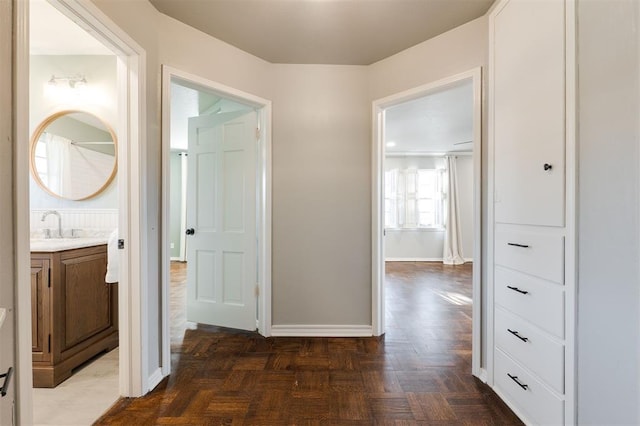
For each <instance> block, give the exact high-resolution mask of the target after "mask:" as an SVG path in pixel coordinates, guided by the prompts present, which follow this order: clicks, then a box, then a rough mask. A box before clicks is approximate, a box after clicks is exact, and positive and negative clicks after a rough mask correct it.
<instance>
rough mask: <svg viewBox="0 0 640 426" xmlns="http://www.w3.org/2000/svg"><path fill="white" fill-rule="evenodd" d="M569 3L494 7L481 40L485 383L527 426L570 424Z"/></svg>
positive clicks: (532, 0) (517, 0)
mask: <svg viewBox="0 0 640 426" xmlns="http://www.w3.org/2000/svg"><path fill="white" fill-rule="evenodd" d="M571 2H572V0H552V1H537V0H502V1H500V2H499V3H498V4H497V5H496V7H495V8H494V10H493V11H492V13H491V15H490V19H489V31H490V64H489V66H490V77H489V105H490V117H489V127H490V128H489V135H490V142H489V144H490V147H491V152H492V154H490V155H491V161H492V166H491V171H492V172H493V177H492V187H493V189H494V191H493V194H492V196H493V219H492V231H491V240H492V247H493V252H492V259H493V261H492V264H491V265H490V268H491V271H490V277H491V278H490V280H491V284H490V285H491V290H490V291H491V296H492V297H491V298H490V300H491V302H490V306H489V308H490V310H491V315H490V318H491V320H490V327H491V330H490V334H491V341H492V347H491V349H490V351H491V355H490V357H489V359H490V361H489V364H490V365H488V367H487V368H488V370H489V383H490V384H491V385H492V386H493V388H494V389H495V391H496V392H497V393H498V395H500V397H501V398H502V399H504V400H505V402H506V403H507V404H508V405H509V406H510V407H511V408H512V409H513V410H514V412H515V413H516V414H517V415H518V416H519V417H520V418H521V419H522V420H523V421H524V422H525V423H527V424H545V425H546V424H553V425H558V424H570V423H574V422H575V413H574V405H575V404H574V400H575V392H574V378H573V373H572V371H573V366H574V361H573V359H574V356H573V354H574V344H573V340H574V332H573V326H574V325H573V320H572V316H573V315H574V311H575V308H574V301H575V294H574V293H575V291H574V289H575V285H574V279H575V277H574V276H573V274H572V269H573V263H572V262H573V259H574V253H573V252H572V250H573V244H572V243H571V238H572V236H573V228H572V227H573V226H574V224H575V221H574V220H573V218H572V217H571V212H572V211H573V210H572V209H571V207H572V205H571V202H572V199H573V198H572V197H571V195H572V193H573V191H574V190H573V188H572V186H571V185H572V184H573V183H572V182H573V181H572V180H571V179H570V176H567V174H566V173H567V170H570V168H568V167H567V164H573V162H574V160H575V154H573V153H572V152H571V147H572V146H574V144H573V138H574V136H573V134H572V129H573V122H574V118H572V117H571V111H573V104H574V103H575V100H574V99H572V98H571V96H572V95H571V93H573V92H572V91H571V90H570V88H571V85H572V84H574V81H575V79H574V78H573V77H572V76H571V75H570V73H571V72H572V70H573V68H572V67H571V66H570V64H571V61H573V60H574V59H573V58H574V57H575V56H574V55H575V53H574V52H573V51H572V49H573V47H572V46H573V44H572V40H573V39H572V35H571V33H570V32H571V31H572V30H573V28H574V27H573V25H572V19H574V17H573V16H574V12H573V9H572V7H571V5H572V3H571Z"/></svg>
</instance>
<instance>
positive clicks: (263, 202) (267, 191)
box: [161, 65, 271, 376]
mask: <svg viewBox="0 0 640 426" xmlns="http://www.w3.org/2000/svg"><path fill="white" fill-rule="evenodd" d="M172 78H177V79H179V80H181V81H182V82H184V83H186V84H187V85H189V84H191V85H195V86H197V87H206V88H208V89H210V90H211V91H213V92H216V93H218V94H220V95H222V96H224V97H226V98H231V99H234V100H237V101H239V102H241V103H244V104H247V103H248V104H250V105H253V106H254V107H255V108H256V109H257V110H258V111H259V117H258V123H259V128H260V129H261V131H260V140H259V148H258V167H259V170H258V173H257V175H258V177H259V188H258V191H257V194H258V197H259V202H258V206H257V210H258V218H257V222H258V226H257V229H256V232H257V236H258V251H257V255H258V287H259V290H260V291H259V294H258V307H257V308H258V309H257V310H258V321H257V326H258V331H259V332H260V333H261V334H262V335H263V336H266V337H268V336H270V335H271V101H269V100H267V99H263V98H260V97H258V96H255V95H252V94H249V93H246V92H243V91H240V90H238V89H234V88H232V87H229V86H225V85H223V84H220V83H218V82H215V81H211V80H208V79H206V78H203V77H200V76H197V75H194V74H190V73H188V72H185V71H181V70H178V69H176V68H173V67H171V66H168V65H162V191H161V193H162V221H161V223H162V225H161V226H162V232H161V244H162V254H161V256H162V274H161V275H162V280H161V281H162V321H161V322H162V334H161V339H162V374H163V375H164V376H167V375H169V374H170V372H171V345H170V342H171V338H170V334H169V290H170V289H169V287H170V260H169V259H170V249H169V241H170V237H169V225H170V224H169V218H170V212H169V190H170V185H169V178H170V176H169V173H170V164H169V152H170V149H171V146H170V144H171V136H170V135H171V128H170V123H171V80H172Z"/></svg>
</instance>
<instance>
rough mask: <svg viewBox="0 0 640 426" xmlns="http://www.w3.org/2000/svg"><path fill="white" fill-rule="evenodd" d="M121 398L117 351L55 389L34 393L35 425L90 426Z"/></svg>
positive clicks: (83, 369)
mask: <svg viewBox="0 0 640 426" xmlns="http://www.w3.org/2000/svg"><path fill="white" fill-rule="evenodd" d="M118 397H119V392H118V349H117V348H116V349H114V350H113V351H111V352H109V353H108V354H105V355H103V356H102V357H100V358H98V359H96V360H95V361H93V362H92V363H91V364H89V365H87V366H85V367H83V368H82V369H81V370H78V371H76V372H75V373H74V374H73V376H71V377H70V378H69V379H67V380H65V381H64V382H62V383H60V384H59V385H58V386H57V387H55V388H54V389H42V388H40V389H33V421H34V425H35V426H38V425H47V426H52V425H56V426H88V425H91V424H92V423H93V422H95V421H96V420H98V418H99V417H100V416H101V415H102V414H103V413H104V412H105V411H107V410H108V409H109V408H110V407H111V406H112V405H113V404H114V403H115V402H116V401H117V400H118Z"/></svg>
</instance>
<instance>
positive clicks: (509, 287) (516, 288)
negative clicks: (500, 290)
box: [507, 285, 529, 294]
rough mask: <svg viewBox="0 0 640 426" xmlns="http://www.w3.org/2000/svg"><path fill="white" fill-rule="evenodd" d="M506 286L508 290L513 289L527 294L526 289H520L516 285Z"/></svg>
mask: <svg viewBox="0 0 640 426" xmlns="http://www.w3.org/2000/svg"><path fill="white" fill-rule="evenodd" d="M507 288H508V289H510V290H513V291H517V292H518V293H520V294H529V292H528V291H526V290H520V289H519V288H518V287H512V286H510V285H508V286H507Z"/></svg>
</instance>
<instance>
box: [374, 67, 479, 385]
mask: <svg viewBox="0 0 640 426" xmlns="http://www.w3.org/2000/svg"><path fill="white" fill-rule="evenodd" d="M465 87H468V89H469V92H470V104H471V111H470V114H469V115H470V117H468V119H469V120H470V123H469V124H470V129H471V130H470V133H469V135H468V136H463V135H461V134H458V135H455V136H452V135H454V134H455V133H456V131H451V130H452V129H448V130H449V131H447V129H446V128H444V127H443V123H440V124H438V123H437V120H438V117H437V114H433V111H437V108H438V103H442V104H443V105H444V104H445V103H446V102H445V101H446V98H447V93H448V94H449V95H453V97H455V94H456V93H458V94H461V93H462V92H464V90H465V89H464V88H465ZM449 98H451V96H449ZM443 102H444V103H443ZM425 108H426V109H427V110H429V109H431V110H433V111H432V112H431V113H429V116H427V114H426V113H424V111H422V110H424V109H425ZM434 108H435V109H434ZM412 110H413V111H414V113H416V114H417V115H416V117H418V116H420V118H421V120H423V121H424V120H432V121H433V122H432V123H430V126H431V128H432V130H431V132H433V133H434V135H435V136H436V137H437V139H438V140H439V143H440V142H444V141H445V139H447V137H445V135H446V133H450V135H449V136H448V145H447V144H442V143H440V144H439V145H433V146H432V147H427V146H425V145H424V140H425V139H424V135H423V139H422V140H421V141H418V140H416V141H414V142H411V139H412V137H413V136H412V135H410V134H409V133H407V131H409V132H410V131H411V129H412V128H413V126H411V125H410V124H409V123H402V118H401V117H403V116H404V117H407V116H410V115H411V114H412V112H411V111H412ZM389 118H391V119H392V120H393V121H392V122H391V123H390V122H389ZM373 124H374V129H373V130H374V132H373V133H374V139H373V141H374V146H373V191H372V192H373V207H374V208H373V211H372V227H373V229H372V244H373V247H372V265H373V270H372V277H373V280H372V281H373V288H372V313H373V315H372V317H373V318H372V320H373V329H374V334H375V335H381V334H383V333H384V332H385V329H386V324H385V313H386V307H385V297H386V295H385V274H386V271H385V264H386V261H387V259H389V260H405V261H412V262H414V261H434V260H438V261H442V259H443V257H445V256H443V250H442V247H443V246H442V244H443V241H442V240H443V239H444V233H445V228H444V224H445V223H446V222H448V220H446V219H445V215H447V214H448V213H449V212H450V211H452V210H451V208H450V207H449V208H447V207H448V206H447V202H446V201H445V200H446V198H447V197H449V195H450V194H447V193H446V192H447V191H446V190H447V183H448V182H451V180H450V179H449V177H450V175H449V172H448V170H451V169H452V168H455V164H456V163H455V162H456V160H455V158H456V157H457V158H458V159H462V161H460V163H465V171H466V172H467V174H468V175H470V176H468V177H470V178H472V181H473V182H472V184H471V185H470V188H468V191H467V192H468V196H469V197H468V198H467V200H468V201H469V202H468V203H467V204H468V205H469V206H470V208H471V210H472V214H471V215H470V217H469V218H468V219H467V220H466V221H465V222H466V223H467V224H468V225H470V226H471V227H472V229H473V230H472V234H473V235H472V238H470V239H467V241H466V242H465V244H466V246H467V247H470V248H471V250H472V252H473V256H472V259H471V260H472V262H473V271H472V277H471V282H472V285H471V287H472V288H471V294H472V300H473V303H472V312H471V316H472V373H473V374H474V375H476V376H478V377H481V376H482V375H483V373H482V370H481V368H480V361H481V344H480V343H481V311H480V304H481V303H480V302H481V283H480V277H481V266H482V253H481V205H482V201H481V200H482V193H481V135H482V133H481V69H480V68H477V69H474V70H471V71H469V72H465V73H462V74H458V75H455V76H452V77H449V78H446V79H443V80H440V81H437V82H434V83H430V84H427V85H424V86H420V87H417V88H414V89H411V90H408V91H405V92H402V93H398V94H395V95H392V96H389V97H386V98H383V99H379V100H377V101H375V102H374V103H373ZM438 126H440V128H439V127H438ZM433 129H436V131H435V132H434V131H433ZM413 130H414V131H416V132H419V130H420V129H419V128H413ZM423 131H424V130H423ZM426 136H429V135H426ZM452 137H453V138H452ZM396 139H397V140H396ZM448 157H451V158H452V159H453V160H449V158H448ZM471 158H472V160H471ZM451 161H453V162H454V165H453V166H450V165H449V164H450V162H451ZM419 188H422V189H421V190H418V189H419ZM440 194H442V195H440ZM467 210H468V209H467ZM447 219H449V218H447ZM438 240H440V241H438ZM460 244H462V242H461V241H460ZM445 245H446V244H445ZM465 257H466V256H465ZM469 257H471V256H469ZM464 260H465V259H459V258H458V260H457V261H455V263H461V262H463V261H464ZM466 260H469V259H466ZM396 272H398V271H396ZM445 296H446V295H445Z"/></svg>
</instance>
